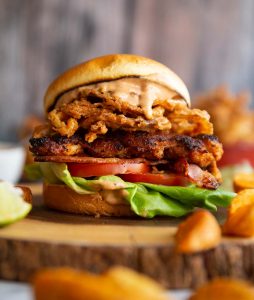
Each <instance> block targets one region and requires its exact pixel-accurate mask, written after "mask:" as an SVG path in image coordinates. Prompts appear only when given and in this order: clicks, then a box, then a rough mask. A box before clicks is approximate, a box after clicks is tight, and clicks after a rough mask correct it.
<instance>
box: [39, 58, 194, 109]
mask: <svg viewBox="0 0 254 300" xmlns="http://www.w3.org/2000/svg"><path fill="white" fill-rule="evenodd" d="M131 76H133V77H144V78H146V77H148V78H149V80H152V81H153V82H156V83H159V84H161V85H163V86H165V87H167V88H169V89H171V90H173V91H175V92H176V93H177V94H179V95H180V96H181V97H182V98H183V99H184V100H185V101H186V103H187V104H188V105H189V106H190V96H189V92H188V90H187V88H186V86H185V84H184V83H183V81H182V80H181V79H180V78H179V77H178V76H177V75H176V74H175V73H174V72H173V71H171V70H170V69H169V68H168V67H166V66H165V65H163V64H161V63H159V62H157V61H155V60H152V59H149V58H146V57H143V56H137V55H132V54H111V55H105V56H101V57H97V58H94V59H91V60H89V61H86V62H84V63H81V64H79V65H77V66H74V67H72V68H71V69H68V70H67V71H65V72H64V73H63V74H61V75H60V76H59V77H57V78H56V79H55V80H54V81H53V82H52V83H51V84H50V86H49V87H48V89H47V92H46V94H45V97H44V108H45V112H46V113H47V112H48V111H49V109H50V108H52V107H54V105H55V103H56V101H57V99H58V98H59V96H61V95H62V94H64V93H65V92H67V91H70V90H72V89H75V88H77V87H80V86H85V85H89V84H92V83H96V82H103V81H110V80H115V79H120V78H124V77H131Z"/></svg>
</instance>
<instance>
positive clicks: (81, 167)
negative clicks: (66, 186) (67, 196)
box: [68, 163, 149, 177]
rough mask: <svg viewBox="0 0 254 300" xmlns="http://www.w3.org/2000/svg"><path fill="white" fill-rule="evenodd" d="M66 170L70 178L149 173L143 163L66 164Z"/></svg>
mask: <svg viewBox="0 0 254 300" xmlns="http://www.w3.org/2000/svg"><path fill="white" fill-rule="evenodd" d="M68 169H69V172H70V173H71V175H72V176H77V177H91V176H104V175H116V174H126V173H146V172H148V171H149V167H148V165H147V164H145V163H122V164H121V163H96V164H95V163H88V164H81V163H68Z"/></svg>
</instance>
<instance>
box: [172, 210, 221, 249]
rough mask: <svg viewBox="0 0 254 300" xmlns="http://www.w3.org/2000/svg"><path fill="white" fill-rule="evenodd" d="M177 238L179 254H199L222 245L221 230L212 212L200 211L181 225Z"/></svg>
mask: <svg viewBox="0 0 254 300" xmlns="http://www.w3.org/2000/svg"><path fill="white" fill-rule="evenodd" d="M175 238H176V250H177V252H181V253H192V252H199V251H204V250H208V249H210V248H214V247H216V246H217V245H218V244H219V243H220V240H221V229H220V226H219V224H218V222H217V220H216V218H215V217H214V216H213V215H212V214H211V213H210V212H208V211H205V210H199V211H196V212H194V213H193V214H192V215H191V216H190V217H188V218H187V219H186V220H185V221H183V222H182V223H181V224H180V225H179V227H178V230H177V233H176V237H175Z"/></svg>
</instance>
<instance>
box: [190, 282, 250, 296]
mask: <svg viewBox="0 0 254 300" xmlns="http://www.w3.org/2000/svg"><path fill="white" fill-rule="evenodd" d="M241 299H242V300H251V299H252V300H253V299H254V289H253V287H252V286H251V285H250V284H248V283H247V282H244V281H242V280H237V279H229V278H216V279H214V280H212V281H210V282H208V283H206V284H205V285H203V286H201V287H200V288H199V289H197V291H196V292H195V293H194V294H193V295H192V296H191V297H190V298H189V300H241Z"/></svg>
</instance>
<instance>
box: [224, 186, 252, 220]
mask: <svg viewBox="0 0 254 300" xmlns="http://www.w3.org/2000/svg"><path fill="white" fill-rule="evenodd" d="M250 204H254V189H253V190H252V189H246V190H243V191H241V192H239V193H238V194H237V195H236V197H234V199H233V200H232V202H231V204H230V206H229V207H228V214H229V215H232V214H234V213H235V212H236V211H237V210H238V209H239V208H240V207H243V206H246V205H250Z"/></svg>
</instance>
